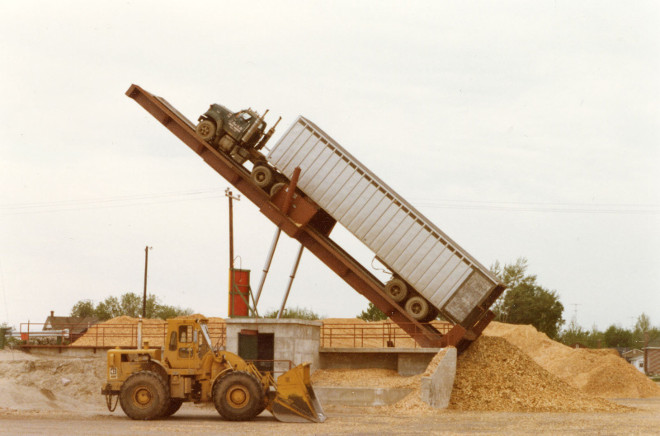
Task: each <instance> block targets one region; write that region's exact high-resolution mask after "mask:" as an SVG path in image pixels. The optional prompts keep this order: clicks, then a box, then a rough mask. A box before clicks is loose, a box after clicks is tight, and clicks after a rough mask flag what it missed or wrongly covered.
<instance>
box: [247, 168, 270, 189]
mask: <svg viewBox="0 0 660 436" xmlns="http://www.w3.org/2000/svg"><path fill="white" fill-rule="evenodd" d="M252 181H253V182H254V183H255V185H257V186H258V187H260V188H261V189H266V187H267V186H268V185H270V182H272V181H273V171H272V170H271V169H270V168H268V167H267V166H266V165H256V166H255V167H254V168H252Z"/></svg>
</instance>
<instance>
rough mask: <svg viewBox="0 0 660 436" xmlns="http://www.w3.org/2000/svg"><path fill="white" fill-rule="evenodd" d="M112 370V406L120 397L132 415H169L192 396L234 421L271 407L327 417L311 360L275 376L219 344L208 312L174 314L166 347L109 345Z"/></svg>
mask: <svg viewBox="0 0 660 436" xmlns="http://www.w3.org/2000/svg"><path fill="white" fill-rule="evenodd" d="M107 376H108V381H107V383H106V384H105V386H104V387H103V388H102V389H101V393H102V394H103V395H105V397H106V404H107V405H108V409H109V410H110V411H111V412H113V411H114V410H115V408H116V407H117V402H119V404H120V405H121V408H122V410H123V411H124V413H126V415H127V416H128V417H130V418H132V419H143V420H151V419H163V418H167V417H169V416H171V415H172V414H174V413H175V412H176V411H177V410H178V409H179V408H180V407H181V404H182V403H184V402H186V401H191V402H194V403H205V402H211V401H212V402H213V404H214V405H215V408H216V409H217V411H218V413H220V415H221V416H222V417H223V418H224V419H227V420H230V421H245V420H250V419H253V418H254V417H255V416H257V415H259V414H260V413H261V412H263V411H264V410H265V409H267V410H269V411H270V412H271V413H272V414H273V416H275V418H277V419H278V420H279V421H283V422H309V421H311V422H323V421H325V414H324V413H323V409H322V408H321V405H320V404H319V402H318V400H317V399H316V395H315V394H314V390H313V389H312V385H311V382H310V373H309V363H304V364H302V365H298V366H296V367H295V368H293V369H291V370H289V371H288V372H286V373H284V374H282V375H280V376H279V377H278V378H277V381H275V379H274V377H273V375H272V374H271V373H270V372H264V373H262V372H260V371H259V370H258V369H257V368H256V367H255V365H254V364H252V363H250V362H246V361H245V360H243V359H242V358H240V357H239V356H237V355H236V354H233V353H230V352H228V351H216V350H214V349H213V345H212V342H211V337H210V335H209V331H208V327H207V319H206V318H197V319H170V320H168V321H167V335H166V341H165V344H164V347H163V349H162V350H161V349H150V348H149V344H148V343H147V342H146V341H145V342H144V343H143V344H142V348H138V349H120V348H116V349H112V350H109V351H108V369H107ZM113 400H114V401H113Z"/></svg>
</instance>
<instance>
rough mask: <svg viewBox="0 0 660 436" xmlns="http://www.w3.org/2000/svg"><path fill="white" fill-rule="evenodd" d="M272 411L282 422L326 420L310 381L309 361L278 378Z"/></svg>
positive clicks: (271, 406)
mask: <svg viewBox="0 0 660 436" xmlns="http://www.w3.org/2000/svg"><path fill="white" fill-rule="evenodd" d="M270 411H271V413H272V414H273V416H274V417H275V418H277V420H278V421H282V422H309V421H311V422H323V421H325V413H323V408H322V407H321V404H320V403H319V401H318V399H317V398H316V394H315V393H314V389H312V384H311V382H310V377H309V363H303V364H302V365H298V366H296V367H295V368H293V369H291V370H289V371H287V372H285V373H284V374H282V375H281V376H279V377H278V378H277V392H276V393H275V399H273V402H272V403H271V405H270Z"/></svg>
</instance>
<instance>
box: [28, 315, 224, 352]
mask: <svg viewBox="0 0 660 436" xmlns="http://www.w3.org/2000/svg"><path fill="white" fill-rule="evenodd" d="M150 321H151V320H145V321H143V323H142V340H143V341H148V342H149V346H150V347H160V346H162V345H164V344H165V340H166V338H165V336H166V334H167V323H165V322H162V323H161V322H156V323H153V322H150ZM207 325H208V329H209V334H210V336H211V340H212V341H213V346H214V347H224V345H225V342H226V338H227V328H226V326H225V324H224V323H213V322H210V323H208V324H207ZM58 327H64V328H65V329H66V327H67V326H64V325H58ZM68 327H70V329H69V333H68V337H66V336H65V335H63V334H60V335H58V334H57V332H59V331H60V330H57V331H56V330H44V323H32V322H27V323H21V324H20V336H21V340H22V341H24V343H25V344H26V345H29V346H31V347H35V346H36V347H38V346H53V345H56V346H67V345H68V346H71V347H86V348H111V347H125V348H137V347H138V339H137V336H138V324H137V323H136V322H130V323H100V324H92V325H91V326H89V327H88V328H87V329H86V331H84V332H80V333H77V334H74V333H70V332H71V331H74V330H80V327H81V326H80V324H72V325H71V326H68ZM57 338H61V339H60V340H57ZM52 339H55V340H52ZM53 342H57V343H53Z"/></svg>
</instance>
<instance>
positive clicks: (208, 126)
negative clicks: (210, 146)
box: [195, 120, 216, 142]
mask: <svg viewBox="0 0 660 436" xmlns="http://www.w3.org/2000/svg"><path fill="white" fill-rule="evenodd" d="M195 131H196V132H197V134H198V135H199V136H201V137H202V139H203V140H204V141H207V142H211V140H212V139H213V137H214V136H215V131H216V127H215V123H214V122H213V121H211V120H203V121H201V122H200V123H199V124H197V127H196V128H195Z"/></svg>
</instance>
